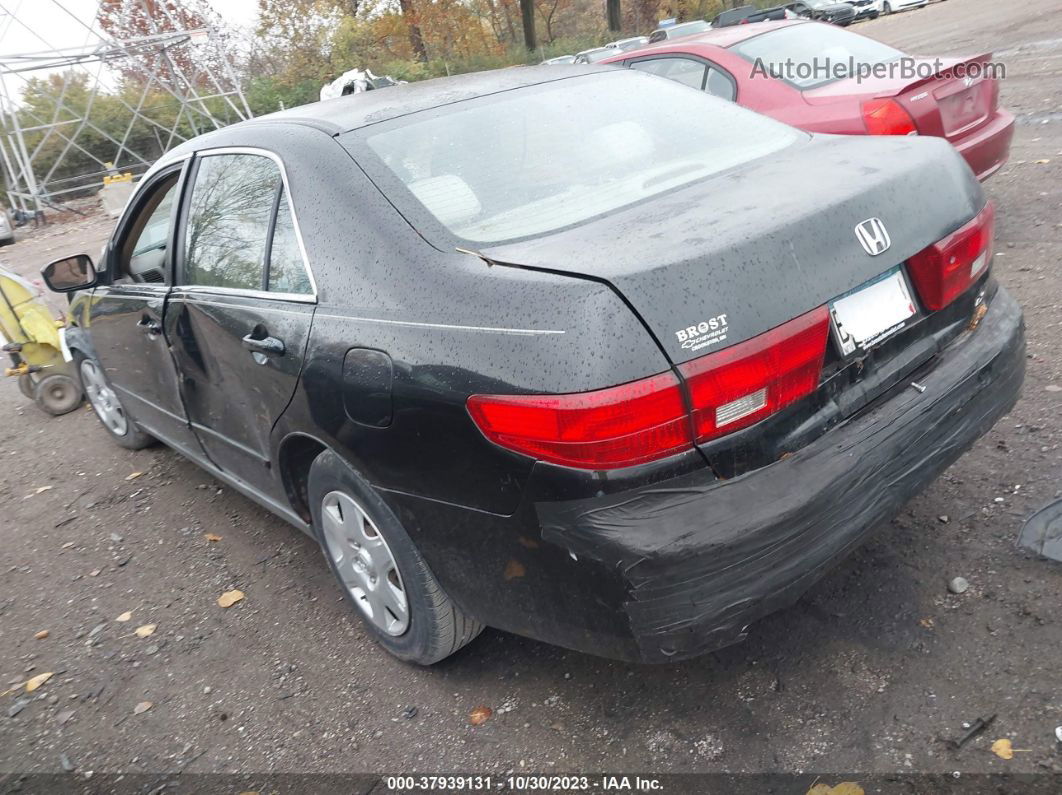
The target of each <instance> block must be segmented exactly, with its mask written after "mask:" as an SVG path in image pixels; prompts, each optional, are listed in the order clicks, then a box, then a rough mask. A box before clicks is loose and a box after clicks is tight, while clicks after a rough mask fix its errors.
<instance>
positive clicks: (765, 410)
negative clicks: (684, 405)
mask: <svg viewBox="0 0 1062 795" xmlns="http://www.w3.org/2000/svg"><path fill="white" fill-rule="evenodd" d="M829 320H830V319H829V313H828V312H827V310H826V307H824V306H822V307H819V308H818V309H815V310H813V311H811V312H808V313H807V314H806V315H801V316H800V317H798V318H794V319H793V320H790V321H789V322H788V323H785V324H783V325H781V326H778V327H777V328H774V329H771V330H770V331H768V332H766V333H764V334H760V335H759V336H758V337H753V338H752V339H750V340H746V341H745V342H741V343H738V344H737V345H733V346H731V347H729V348H727V349H726V350H723V351H719V353H713V354H709V355H708V356H703V357H701V358H700V359H694V360H693V361H691V362H686V363H685V364H682V365H679V371H680V372H681V373H682V375H683V377H684V378H685V379H686V382H687V383H688V384H689V389H690V399H691V402H692V404H693V432H694V436H695V437H696V440H697V441H698V442H703V441H706V440H708V439H714V438H716V437H718V436H722V435H724V434H727V433H731V432H732V431H736V430H738V429H740V428H745V427H747V426H749V425H752V424H754V423H756V422H759V421H760V420H762V419H763V418H764V417H767V416H769V415H770V414H773V413H774V412H776V411H778V410H779V409H782V408H784V407H785V406H788V405H789V404H790V403H793V402H794V401H797V400H799V399H800V398H802V397H804V396H805V395H809V394H811V393H812V392H814V391H815V389H816V388H817V387H818V385H819V376H820V375H821V374H822V360H823V357H824V356H825V354H826V336H827V332H828V331H829Z"/></svg>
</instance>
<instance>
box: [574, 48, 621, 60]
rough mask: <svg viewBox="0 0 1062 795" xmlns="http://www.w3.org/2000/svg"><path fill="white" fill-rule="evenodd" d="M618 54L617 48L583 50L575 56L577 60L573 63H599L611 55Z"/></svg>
mask: <svg viewBox="0 0 1062 795" xmlns="http://www.w3.org/2000/svg"><path fill="white" fill-rule="evenodd" d="M615 54H616V48H615V47H594V48H593V49H590V50H583V51H582V52H578V53H576V54H575V59H574V60H573V61H572V63H583V64H586V63H597V62H598V61H603V60H605V59H606V58H608V57H609V56H610V55H615Z"/></svg>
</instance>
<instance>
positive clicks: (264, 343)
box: [243, 334, 284, 356]
mask: <svg viewBox="0 0 1062 795" xmlns="http://www.w3.org/2000/svg"><path fill="white" fill-rule="evenodd" d="M243 347H245V348H246V349H247V350H249V351H251V352H252V353H265V354H269V355H271V356H283V355H284V341H283V340H278V339H277V338H276V337H264V338H262V339H256V338H255V337H252V336H251V335H250V334H248V335H247V336H246V337H244V338H243Z"/></svg>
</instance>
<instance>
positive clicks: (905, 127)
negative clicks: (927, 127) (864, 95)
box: [862, 99, 918, 135]
mask: <svg viewBox="0 0 1062 795" xmlns="http://www.w3.org/2000/svg"><path fill="white" fill-rule="evenodd" d="M862 107H863V124H865V125H866V128H867V134H868V135H910V134H911V133H913V132H917V131H918V128H917V127H916V126H915V123H914V119H912V118H911V114H910V113H908V112H907V111H906V110H904V109H903V107H902V106H901V105H900V103H899V102H897V101H896V100H894V99H871V100H867V101H866V102H864V103H863V106H862Z"/></svg>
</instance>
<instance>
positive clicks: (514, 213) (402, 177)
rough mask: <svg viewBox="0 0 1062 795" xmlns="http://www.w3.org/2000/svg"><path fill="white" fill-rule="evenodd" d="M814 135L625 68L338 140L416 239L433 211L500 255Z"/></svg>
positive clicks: (462, 105)
mask: <svg viewBox="0 0 1062 795" xmlns="http://www.w3.org/2000/svg"><path fill="white" fill-rule="evenodd" d="M703 69H704V67H703V66H701V70H702V73H703ZM805 137H806V136H805V134H804V133H801V132H799V131H797V130H795V129H793V128H792V127H788V126H786V125H784V124H782V123H780V122H777V121H774V120H773V119H768V118H767V117H765V116H761V115H759V114H757V113H753V112H752V111H750V110H746V109H745V108H742V107H739V106H738V105H735V104H733V103H730V102H722V101H720V100H718V99H716V98H714V97H710V96H708V95H707V94H706V93H704V92H701V93H699V94H698V93H695V92H691V91H690V90H689V89H688V88H685V87H682V86H677V85H675V84H674V83H672V82H671V81H668V80H657V79H654V78H652V77H648V76H646V75H643V74H639V73H638V72H636V71H634V70H629V69H624V70H617V71H612V72H603V73H599V74H594V75H588V76H585V77H580V78H571V79H565V80H556V81H552V82H548V83H542V84H538V85H535V86H530V87H528V88H522V89H516V90H513V91H506V92H503V93H501V94H495V95H491V96H487V97H480V98H478V99H475V100H468V101H464V102H454V103H452V104H449V105H445V106H442V107H439V108H435V109H433V110H431V111H423V112H420V113H411V114H408V115H406V116H402V117H400V118H398V119H395V120H392V122H389V123H385V124H378V125H372V126H371V127H369V128H367V129H365V130H354V131H352V132H350V133H347V134H346V135H344V136H340V139H339V140H340V142H341V143H343V144H344V145H345V146H347V147H349V148H350V151H351V152H352V154H354V156H355V158H356V159H358V160H359V162H363V163H364V164H365V167H366V170H368V171H370V172H371V173H372V174H373V177H374V179H375V180H376V181H377V184H379V185H380V187H381V189H382V190H383V191H384V192H385V193H386V194H387V195H388V197H389V198H391V199H392V201H394V202H395V204H396V205H397V206H398V207H399V209H400V210H401V211H402V212H403V214H404V215H406V217H407V218H408V219H409V220H410V222H411V223H412V224H413V225H414V226H415V227H417V228H420V226H421V224H420V220H421V218H423V213H424V212H425V211H426V212H427V213H428V214H430V217H432V218H434V219H435V221H437V222H438V223H440V224H441V225H442V226H444V227H446V228H447V229H448V230H449V231H450V232H451V233H452V234H453V235H455V236H457V237H459V238H463V239H464V240H467V241H471V242H476V243H501V242H503V241H510V240H515V239H520V238H527V237H534V236H538V235H543V234H548V233H550V232H554V231H558V230H560V229H564V228H568V227H573V226H577V225H579V224H581V223H583V222H586V221H588V220H590V219H592V218H595V217H597V216H600V215H603V214H606V213H609V212H613V211H615V210H619V209H620V208H623V207H628V206H630V205H632V204H635V203H637V202H640V201H643V200H646V199H650V198H652V197H654V196H657V195H659V194H663V193H666V192H669V191H673V190H676V189H678V188H681V187H683V186H685V185H688V184H690V183H692V182H696V181H698V180H702V179H705V178H707V177H710V176H712V175H714V174H718V173H719V172H722V171H725V170H727V169H730V168H733V167H735V166H740V165H742V164H744V163H748V162H749V161H752V160H756V159H758V158H762V157H766V156H768V155H770V154H772V153H774V152H777V151H779V150H781V149H783V148H785V147H787V146H789V145H791V144H793V143H795V142H797V141H798V140H801V139H803V138H805ZM484 142H489V145H484Z"/></svg>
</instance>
